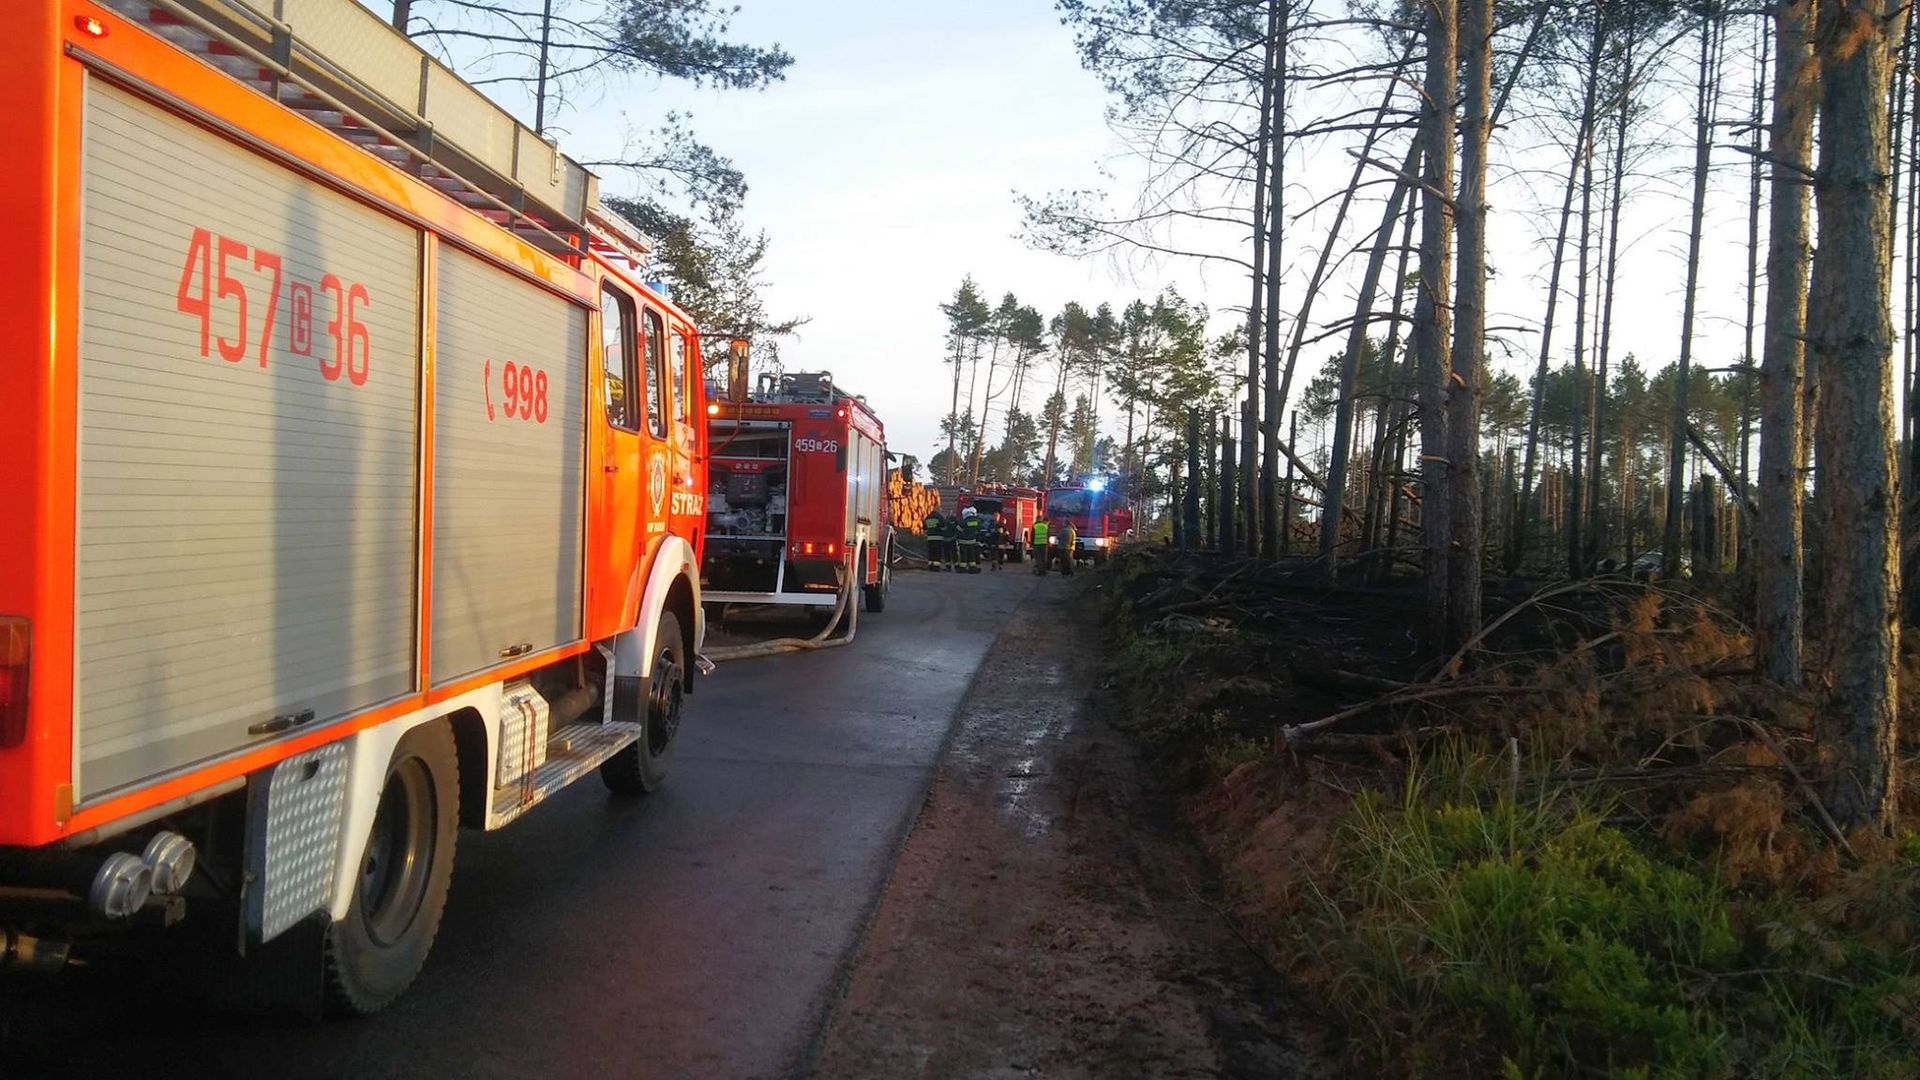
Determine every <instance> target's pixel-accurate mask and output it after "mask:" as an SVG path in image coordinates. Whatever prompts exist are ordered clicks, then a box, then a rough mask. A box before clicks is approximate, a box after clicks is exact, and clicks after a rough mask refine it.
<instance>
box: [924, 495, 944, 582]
mask: <svg viewBox="0 0 1920 1080" xmlns="http://www.w3.org/2000/svg"><path fill="white" fill-rule="evenodd" d="M920 528H921V529H922V530H924V531H925V532H926V534H927V569H929V570H945V569H946V568H947V518H946V515H945V514H942V513H941V512H940V508H939V507H937V506H936V507H934V508H933V509H932V510H929V511H927V517H926V520H924V521H922V522H921V523H920Z"/></svg>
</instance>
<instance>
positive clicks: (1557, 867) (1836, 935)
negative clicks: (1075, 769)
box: [1102, 548, 1920, 1077]
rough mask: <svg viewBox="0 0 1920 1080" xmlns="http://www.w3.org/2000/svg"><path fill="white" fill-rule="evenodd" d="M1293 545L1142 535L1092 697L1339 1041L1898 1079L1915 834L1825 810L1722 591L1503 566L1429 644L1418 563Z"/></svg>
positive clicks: (1909, 670) (1438, 1064)
mask: <svg viewBox="0 0 1920 1080" xmlns="http://www.w3.org/2000/svg"><path fill="white" fill-rule="evenodd" d="M1310 575H1311V568H1310V566H1309V565H1308V564H1307V563H1306V562H1304V561H1299V562H1287V561H1284V560H1283V561H1282V562H1281V563H1280V564H1278V565H1275V564H1259V563H1254V562H1251V561H1247V560H1231V559H1222V558H1220V557H1218V556H1215V555H1203V554H1184V553H1179V552H1174V551H1171V550H1167V549H1148V548H1137V549H1133V550H1132V551H1130V552H1128V553H1126V554H1124V555H1123V557H1121V558H1120V559H1118V560H1116V565H1115V566H1114V567H1112V568H1111V570H1110V572H1109V574H1108V575H1107V580H1106V581H1105V582H1103V584H1102V589H1103V591H1104V594H1105V595H1106V596H1108V597H1110V600H1109V602H1108V604H1107V606H1106V610H1105V613H1104V618H1103V622H1104V626H1105V629H1106V634H1107V646H1106V647H1107V649H1108V651H1109V653H1110V656H1109V663H1110V668H1109V670H1110V671H1111V672H1112V683H1113V685H1112V688H1111V690H1112V692H1113V693H1114V695H1115V700H1116V701H1119V702H1123V703H1124V705H1125V708H1124V709H1122V710H1119V711H1116V712H1115V713H1114V715H1113V717H1112V720H1113V722H1114V723H1115V724H1116V725H1117V726H1119V727H1120V728H1121V729H1123V730H1126V731H1128V732H1130V733H1131V734H1133V735H1134V737H1135V738H1136V739H1137V741H1138V744H1139V745H1140V747H1141V749H1142V753H1143V755H1144V760H1145V761H1147V762H1149V763H1151V764H1152V767H1153V769H1154V772H1155V773H1156V775H1159V776H1162V777H1165V778H1167V779H1168V780H1170V781H1171V782H1172V783H1174V784H1175V785H1176V786H1177V788H1178V789H1179V790H1181V791H1183V792H1185V793H1186V795H1185V798H1184V800H1183V803H1182V805H1183V809H1184V811H1185V816H1186V820H1187V823H1188V825H1189V826H1190V828H1191V829H1192V831H1193V833H1194V835H1196V836H1197V837H1198V839H1199V841H1200V843H1201V845H1202V847H1203V849H1204V850H1205V851H1206V852H1207V853H1208V855H1209V856H1210V858H1211V860H1212V861H1213V863H1214V865H1215V867H1216V869H1217V871H1218V872H1219V873H1220V875H1221V877H1222V879H1223V881H1224V883H1225V891H1226V897H1227V899H1226V903H1225V907H1226V909H1227V910H1228V911H1229V912H1230V913H1231V915H1232V917H1233V918H1234V919H1235V921H1236V924H1237V925H1238V926H1239V927H1240V932H1241V934H1242V935H1243V936H1244V937H1245V938H1246V939H1247V940H1249V941H1250V942H1252V943H1253V944H1254V945H1255V946H1256V947H1257V948H1259V949H1260V951H1261V952H1262V953H1263V954H1264V955H1265V956H1266V957H1267V958H1268V960H1269V961H1270V963H1271V965H1272V966H1273V967H1274V969H1275V970H1277V971H1280V972H1284V973H1286V974H1287V975H1288V976H1289V977H1290V980H1291V985H1292V986H1293V987H1295V988H1296V989H1295V991H1294V992H1295V994H1296V995H1297V1000H1301V1001H1307V1002H1312V1003H1313V1005H1314V1008H1315V1012H1316V1014H1317V1015H1318V1017H1319V1018H1320V1019H1321V1020H1322V1021H1323V1022H1324V1023H1325V1024H1326V1027H1327V1030H1328V1031H1329V1033H1330V1034H1329V1036H1328V1038H1327V1039H1326V1040H1325V1045H1327V1046H1329V1047H1333V1048H1335V1049H1334V1056H1335V1058H1337V1061H1338V1065H1339V1067H1340V1068H1341V1069H1343V1070H1347V1071H1350V1072H1353V1073H1356V1074H1366V1075H1382V1074H1384V1075H1409V1076H1412V1075H1418V1076H1433V1075H1441V1076H1453V1075H1457V1076H1484V1075H1498V1074H1505V1075H1511V1076H1535V1075H1646V1074H1652V1075H1696V1076H1731V1075H1769V1076H1772V1075H1798V1076H1835V1077H1839V1076H1888V1077H1893V1076H1900V1077H1911V1076H1920V836H1916V835H1915V834H1914V833H1913V832H1911V831H1910V830H1908V831H1904V832H1902V833H1900V834H1899V835H1896V836H1892V837H1889V836H1885V835H1875V834H1870V833H1867V832H1865V831H1854V832H1851V833H1847V834H1844V835H1843V834H1842V833H1841V832H1840V830H1838V829H1837V828H1836V827H1834V826H1833V824H1832V821H1831V818H1830V817H1829V816H1828V815H1827V813H1826V810H1825V808H1824V807H1823V806H1822V805H1821V800H1820V797H1819V794H1818V792H1819V790H1820V783H1821V781H1822V777H1823V774H1824V772H1825V771H1826V770H1827V769H1828V768H1830V767H1831V765H1832V762H1831V761H1830V760H1829V759H1828V758H1826V757H1825V756H1823V755H1822V754H1821V753H1820V752H1819V751H1818V745H1819V741H1818V737H1817V733H1818V726H1817V725H1818V723H1819V708H1818V702H1817V699H1815V698H1813V697H1812V696H1811V695H1810V694H1809V693H1808V692H1806V691H1804V690H1801V689H1800V688H1785V687H1778V686H1772V685H1768V684H1764V683H1761V682H1759V681H1758V680H1757V679H1756V678H1755V677H1754V675H1753V664H1752V660H1751V657H1750V646H1749V639H1748V638H1747V636H1746V634H1745V631H1744V628H1743V627H1742V626H1741V625H1740V624H1739V622H1738V620H1737V619H1735V618H1734V617H1733V616H1732V615H1730V614H1728V610H1729V608H1730V607H1731V606H1732V605H1730V604H1728V603H1726V598H1724V597H1715V596H1713V595H1711V593H1710V592H1709V591H1707V589H1704V588H1702V587H1700V586H1698V585H1697V584H1696V585H1689V586H1685V587H1682V588H1677V589H1671V588H1663V587H1657V586H1646V585H1640V584H1635V583H1632V582H1628V581H1625V580H1621V579H1608V580H1603V581H1596V582H1590V583H1577V584H1566V583H1559V584H1548V585H1545V586H1540V585H1539V584H1538V583H1512V584H1511V585H1509V586H1507V587H1506V588H1505V590H1504V591H1503V590H1502V589H1501V588H1495V589H1494V590H1492V591H1491V592H1490V595H1489V597H1488V600H1487V609H1488V610H1487V617H1488V620H1489V621H1488V623H1487V624H1486V627H1485V629H1484V630H1483V632H1482V636H1481V637H1480V638H1478V639H1476V641H1474V642H1473V643H1471V644H1470V646H1469V648H1467V649H1465V650H1462V652H1461V653H1460V654H1459V655H1457V656H1454V657H1451V658H1449V659H1446V660H1435V659H1433V658H1432V657H1431V656H1430V655H1429V654H1427V653H1425V652H1424V651H1423V650H1422V648H1421V646H1420V644H1419V641H1418V640H1417V639H1418V633H1419V626H1420V614H1421V610H1422V606H1423V605H1422V597H1421V594H1420V591H1419V586H1418V584H1417V583H1408V584H1403V585H1397V586H1395V585H1389V586H1386V587H1381V588H1355V587H1342V588H1339V589H1331V588H1327V587H1323V586H1321V585H1319V584H1317V583H1315V582H1314V580H1313V578H1312V577H1311V576H1310ZM1905 668H1906V674H1905V675H1904V677H1903V678H1902V680H1901V682H1902V685H1903V688H1905V689H1906V690H1907V692H1908V697H1907V699H1906V701H1905V708H1903V713H1904V714H1905V716H1904V718H1905V724H1906V729H1907V735H1906V738H1905V739H1904V741H1903V748H1904V753H1905V754H1906V756H1907V760H1906V761H1905V762H1904V763H1903V775H1904V776H1905V777H1906V780H1905V781H1904V782H1903V788H1902V792H1901V804H1902V808H1903V812H1904V818H1905V820H1906V821H1907V822H1909V823H1911V822H1913V821H1916V820H1920V782H1917V781H1916V780H1915V778H1914V766H1915V765H1916V764H1917V763H1920V755H1916V754H1915V751H1916V749H1920V740H1916V739H1915V738H1914V734H1915V733H1914V731H1913V728H1914V725H1915V722H1916V720H1920V708H1916V707H1915V704H1916V702H1920V694H1915V693H1914V691H1913V688H1914V687H1915V686H1916V685H1920V663H1915V662H1913V661H1912V660H1911V659H1909V660H1908V661H1907V662H1906V665H1905Z"/></svg>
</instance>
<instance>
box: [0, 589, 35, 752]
mask: <svg viewBox="0 0 1920 1080" xmlns="http://www.w3.org/2000/svg"><path fill="white" fill-rule="evenodd" d="M32 640H33V627H32V624H31V623H29V622H27V620H25V619H23V618H20V617H19V616H17V615H0V747H5V746H19V745H20V744H21V743H23V742H25V741H26V739H27V674H28V671H29V670H30V668H29V665H28V660H29V659H30V658H31V654H32V649H31V647H30V646H31V644H32Z"/></svg>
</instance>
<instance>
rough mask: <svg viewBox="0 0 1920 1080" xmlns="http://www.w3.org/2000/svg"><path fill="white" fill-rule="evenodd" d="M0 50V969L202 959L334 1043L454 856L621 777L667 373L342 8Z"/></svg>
mask: <svg viewBox="0 0 1920 1080" xmlns="http://www.w3.org/2000/svg"><path fill="white" fill-rule="evenodd" d="M0 40H5V41H6V42H8V62H7V63H6V64H5V65H4V66H3V67H0V97H3V98H4V99H5V100H6V102H7V108H6V109H5V110H4V119H0V132H3V133H4V138H5V142H6V145H7V147H8V151H9V154H10V160H11V164H10V165H9V167H8V168H7V170H6V172H5V179H4V180H0V184H3V185H4V190H5V194H6V205H7V206H8V208H9V211H10V213H11V214H12V216H13V220H14V222H15V226H14V231H13V234H12V240H11V244H12V248H11V250H12V255H11V257H10V265H11V267H12V269H11V270H10V271H9V272H8V274H7V276H6V279H5V284H4V285H0V289H3V290H4V292H5V303H3V304H0V355H3V356H4V357H5V359H4V361H0V395H4V397H5V400H6V401H7V402H8V403H9V414H8V421H7V423H6V424H4V425H0V492H3V493H4V495H5V497H4V499H3V500H0V939H3V940H0V949H3V951H0V968H9V967H10V968H15V969H19V968H42V969H51V968H58V967H60V966H62V965H63V964H64V963H66V962H67V961H68V960H69V959H70V958H71V957H72V956H73V954H74V953H75V952H76V951H77V952H79V953H81V954H84V952H85V950H86V948H87V947H88V944H89V941H90V940H91V939H90V938H88V937H86V936H85V935H87V934H90V933H93V932H95V931H98V930H100V929H101V928H105V927H114V926H125V925H133V924H145V923H171V922H173V921H176V920H178V919H180V918H183V917H184V918H186V919H188V920H190V921H198V922H200V923H201V924H202V925H207V920H210V919H221V920H225V919H232V920H235V922H233V923H228V924H227V925H229V926H231V927H233V929H232V930H231V931H229V932H227V933H225V934H224V935H222V936H224V937H225V939H226V940H227V941H231V942H233V943H234V944H235V946H236V947H237V948H238V950H240V951H242V952H244V953H246V954H247V956H248V957H249V962H250V963H251V962H253V961H259V962H262V963H264V962H266V961H267V960H268V959H271V960H272V962H273V968H274V970H276V971H280V972H283V973H291V975H289V982H288V983H287V985H305V986H309V987H311V990H312V994H313V995H314V996H315V997H316V998H317V997H319V996H322V995H323V996H324V998H325V1001H326V1003H327V1004H328V1005H330V1006H331V1007H332V1008H333V1009H335V1010H337V1011H343V1012H350V1013H367V1012H372V1011H375V1010H377V1009H379V1008H381V1007H383V1006H385V1005H386V1004H387V1003H389V1002H390V1001H392V1000H393V999H394V998H395V997H396V996H398V995H399V994H400V993H401V992H402V991H403V990H404V989H405V988H406V987H407V985H408V984H409V983H410V982H411V981H412V980H413V978H414V976H415V974H416V973H417V972H418V970H419V969H420V967H421V965H422V964H423V963H424V961H425V959H426V955H427V951H428V949H429V947H430V945H431V944H432V942H433V939H434V936H435V933H436V931H437V929H438V926H439V922H440V916H441V911H442V908H443V905H444V903H445V900H446V896H447V891H448V887H449V882H450V877H451V872H452V868H453V853H454V846H455V842H456V836H457V832H456V829H457V828H459V827H466V828H472V829H495V828H499V827H501V826H503V825H506V824H507V823H509V822H511V821H513V820H515V819H516V818H518V817H520V816H521V815H522V814H524V813H526V812H527V811H528V810H529V809H531V808H532V807H534V806H536V805H538V804H539V803H540V802H541V801H542V800H544V799H546V798H547V797H549V796H551V795H553V794H554V793H555V792H557V791H558V790H560V789H561V788H563V787H565V786H566V785H568V784H570V783H572V782H573V781H575V780H578V779H581V778H583V777H585V776H587V775H588V774H592V773H596V772H597V773H598V775H599V776H600V777H601V778H602V780H603V781H604V782H605V785H606V786H607V787H608V788H610V789H612V791H613V792H615V793H617V794H621V795H638V794H642V793H645V792H649V791H652V790H654V789H656V788H657V787H659V786H660V784H661V783H662V782H663V781H664V780H665V779H666V776H667V772H668V767H669V765H670V764H671V762H672V760H673V756H674V746H675V733H676V731H677V730H678V727H679V724H680V721H681V712H682V699H683V696H684V695H685V694H686V693H687V692H689V691H691V690H692V689H693V682H694V672H695V671H696V669H697V668H698V667H699V666H700V662H699V655H698V651H699V649H700V646H701V641H702V636H703V633H704V624H703V621H702V615H701V604H700V582H699V574H698V566H699V557H700V547H701V542H702V533H703V529H704V526H705V518H704V515H703V514H702V513H701V502H702V495H703V493H704V492H705V490H706V476H705V470H704V465H703V457H704V449H705V448H704V440H705V429H704V426H703V425H702V424H701V423H700V422H699V421H700V419H701V417H702V413H703V410H704V408H705V396H704V387H703V383H702V380H701V378H700V377H699V376H700V372H701V353H700V336H699V333H698V331H697V330H696V329H695V327H694V325H693V323H692V321H691V320H690V319H689V318H688V317H687V315H686V314H685V313H684V312H683V311H681V310H679V309H677V308H676V307H675V306H674V305H673V304H671V303H669V302H668V301H667V300H666V299H665V298H663V297H662V296H661V295H659V294H658V293H657V292H655V291H653V290H650V289H649V288H648V287H647V286H646V285H645V284H643V280H642V276H641V270H642V268H643V267H644V266H645V265H646V259H647V255H648V252H647V250H646V246H645V242H644V241H643V240H641V239H640V238H639V237H638V236H637V235H636V234H635V233H634V231H633V230H632V229H631V228H630V227H629V226H627V225H626V224H624V223H623V222H621V221H620V220H619V219H618V218H616V217H615V216H613V215H611V214H608V213H606V212H605V211H604V210H603V209H601V208H600V206H599V202H598V197H597V194H596V188H597V182H596V179H595V178H594V176H593V175H592V174H590V173H589V172H588V171H587V170H585V169H584V168H582V167H581V166H580V165H578V164H576V163H574V162H573V161H572V160H570V159H568V158H567V157H566V156H565V155H563V154H560V153H559V152H557V151H556V150H555V148H554V147H553V146H552V145H551V144H549V143H547V142H546V141H544V140H542V139H540V138H538V137H537V136H536V135H535V134H534V132H532V131H530V130H529V129H527V128H525V127H523V126H521V125H520V124H518V123H517V122H515V121H514V119H513V118H512V117H511V116H510V115H509V114H507V113H506V112H504V111H502V110H500V109H499V108H497V107H495V106H494V105H493V104H492V103H491V102H490V101H488V100H487V99H486V98H485V97H483V96H482V95H481V94H479V93H478V92H477V91H475V90H474V89H473V88H472V87H471V86H469V85H468V84H466V83H464V82H462V81H461V80H460V79H459V78H457V77H456V76H455V75H454V74H453V73H452V72H450V71H449V70H448V69H446V68H445V67H443V66H441V65H440V64H439V63H437V62H436V61H434V60H433V59H432V58H431V57H429V56H428V55H426V54H425V53H423V52H422V51H420V50H419V49H417V48H416V47H415V46H414V45H413V44H412V43H411V42H410V41H408V39H407V38H405V37H404V36H402V35H400V34H398V33H396V32H394V31H393V30H391V29H390V28H389V27H388V26H387V25H386V24H385V23H384V22H383V21H382V20H381V19H380V18H378V17H377V16H375V15H374V14H372V13H371V12H370V11H368V10H367V9H365V8H363V7H362V6H361V5H359V4H358V3H356V2H354V0H99V2H94V0H13V2H10V3H7V4H4V5H0Z"/></svg>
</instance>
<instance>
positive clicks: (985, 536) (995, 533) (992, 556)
mask: <svg viewBox="0 0 1920 1080" xmlns="http://www.w3.org/2000/svg"><path fill="white" fill-rule="evenodd" d="M980 542H981V543H982V544H984V545H986V549H987V550H986V559H987V563H988V565H990V566H992V567H993V569H994V572H995V573H998V572H999V570H1000V564H1001V563H1002V562H1004V561H1006V557H1007V552H1006V549H1005V548H1004V547H1003V546H1002V545H1003V544H1005V543H1006V530H1005V529H1004V528H1002V527H1001V524H1000V515H999V514H988V515H987V516H986V520H985V522H984V523H983V524H982V525H981V527H980Z"/></svg>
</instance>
